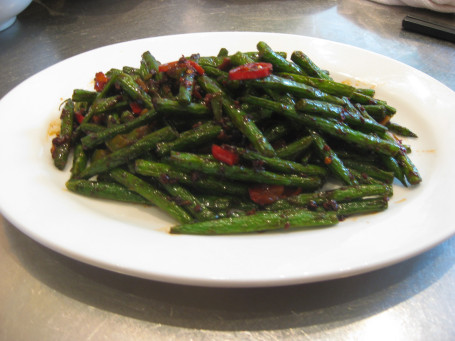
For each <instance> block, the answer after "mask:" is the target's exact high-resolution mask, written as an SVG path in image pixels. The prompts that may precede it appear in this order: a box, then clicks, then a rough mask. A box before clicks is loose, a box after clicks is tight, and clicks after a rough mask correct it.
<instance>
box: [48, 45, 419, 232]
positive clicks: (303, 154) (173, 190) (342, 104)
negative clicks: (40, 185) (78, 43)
mask: <svg viewBox="0 0 455 341" xmlns="http://www.w3.org/2000/svg"><path fill="white" fill-rule="evenodd" d="M257 62H266V63H270V64H271V65H272V66H273V71H272V72H271V74H269V75H267V76H264V77H260V78H256V79H245V80H231V79H230V77H229V71H230V70H231V69H232V68H234V67H237V66H239V65H244V64H248V63H257ZM167 65H169V66H168V67H164V66H167ZM103 75H104V76H105V78H104V80H100V79H98V77H96V82H97V85H96V90H83V89H75V90H74V91H73V94H72V96H71V98H68V99H67V100H65V101H64V106H63V109H62V112H61V130H60V132H59V134H57V136H56V137H55V138H54V139H53V141H52V150H51V154H52V158H53V160H54V164H55V166H56V167H57V168H58V169H60V170H64V169H66V168H67V167H68V168H69V167H70V166H71V169H70V173H71V175H70V179H69V180H68V181H67V183H66V187H67V188H68V189H69V190H70V191H72V192H74V193H77V194H81V195H86V196H89V197H96V198H101V199H109V200H116V201H122V202H129V203H136V204H141V205H151V206H156V207H158V208H160V209H162V210H164V211H166V212H167V213H168V214H169V215H170V216H171V217H172V218H173V219H175V220H176V221H177V223H176V224H175V225H174V226H172V227H171V228H170V233H186V234H236V233H248V232H260V231H267V230H277V229H289V228H310V227H311V228H316V227H326V226H333V225H335V224H337V223H338V222H339V221H341V220H343V219H345V218H346V217H349V216H352V215H357V214H366V213H372V212H379V211H383V210H385V209H386V208H387V205H388V200H389V198H390V197H391V196H392V194H393V192H392V191H393V189H392V185H393V184H394V183H395V184H396V185H400V184H401V185H402V186H406V187H407V186H413V185H417V184H419V183H420V182H421V181H422V178H421V176H420V175H419V172H418V170H417V168H416V167H415V165H414V164H413V163H412V161H411V160H410V158H409V153H410V148H409V146H405V145H403V144H402V143H401V140H400V139H398V138H397V136H399V137H400V138H401V137H412V138H416V137H417V135H416V134H415V133H413V132H412V131H410V130H409V129H408V128H406V127H403V126H400V125H399V124H396V123H394V122H392V120H393V118H394V116H395V114H396V110H395V108H393V107H392V106H390V105H389V104H388V103H386V102H385V101H384V100H380V99H377V98H375V97H374V95H375V91H374V89H369V88H368V89H366V88H358V87H354V86H351V85H347V84H344V83H341V82H337V81H335V80H333V79H332V77H331V76H330V73H329V72H328V71H326V70H323V69H321V68H320V67H318V66H317V65H316V64H315V63H314V62H313V61H312V60H311V59H310V58H309V57H308V56H307V55H305V54H304V53H303V52H301V51H295V52H293V53H292V55H291V56H290V58H288V56H287V54H286V53H284V52H280V51H274V50H272V48H271V47H270V46H269V45H267V44H266V43H265V42H259V43H258V44H257V51H248V52H237V51H236V52H235V53H231V54H230V53H229V52H228V51H227V50H226V49H224V48H223V49H220V51H219V53H218V55H215V56H200V55H198V54H194V55H191V56H186V57H181V59H180V60H178V61H177V62H176V63H174V64H161V63H160V62H159V61H157V60H156V59H155V57H154V56H153V55H152V54H151V53H150V52H149V51H147V52H145V53H143V54H142V56H141V60H140V64H139V66H138V67H131V66H124V67H123V68H122V69H111V70H109V71H107V72H106V73H105V74H103ZM97 76H98V75H97ZM212 145H218V146H221V147H222V148H223V150H226V151H228V152H229V153H230V154H232V155H234V156H236V157H237V158H238V160H237V161H236V162H235V163H234V164H230V163H226V162H223V161H219V159H218V158H217V157H215V156H214V154H212V152H211V150H212V149H211V148H212ZM70 155H71V156H72V157H70ZM69 163H72V164H71V165H70V166H67V165H68V164H69ZM258 198H259V199H258Z"/></svg>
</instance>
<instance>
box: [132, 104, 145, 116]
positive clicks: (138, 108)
mask: <svg viewBox="0 0 455 341" xmlns="http://www.w3.org/2000/svg"><path fill="white" fill-rule="evenodd" d="M130 108H131V110H132V111H133V113H134V114H140V113H141V112H142V107H141V106H140V105H139V104H138V103H137V102H130Z"/></svg>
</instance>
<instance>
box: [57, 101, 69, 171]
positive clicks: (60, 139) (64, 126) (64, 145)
mask: <svg viewBox="0 0 455 341" xmlns="http://www.w3.org/2000/svg"><path fill="white" fill-rule="evenodd" d="M73 117H74V102H73V101H72V100H70V99H68V100H66V102H65V106H64V107H63V110H62V115H61V120H60V121H61V125H60V133H59V135H58V136H57V137H56V138H54V139H53V140H52V159H53V160H54V165H55V167H57V168H58V169H60V170H62V169H63V168H65V166H66V163H67V161H68V156H69V153H70V151H71V134H72V132H73V119H74V118H73Z"/></svg>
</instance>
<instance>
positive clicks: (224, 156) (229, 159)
mask: <svg viewBox="0 0 455 341" xmlns="http://www.w3.org/2000/svg"><path fill="white" fill-rule="evenodd" d="M212 155H213V157H214V158H215V159H217V160H218V161H221V162H223V163H225V164H227V165H229V166H232V165H235V164H237V163H238V162H239V155H238V154H237V153H235V152H233V151H231V150H227V149H225V148H223V147H220V146H218V145H216V144H213V145H212Z"/></svg>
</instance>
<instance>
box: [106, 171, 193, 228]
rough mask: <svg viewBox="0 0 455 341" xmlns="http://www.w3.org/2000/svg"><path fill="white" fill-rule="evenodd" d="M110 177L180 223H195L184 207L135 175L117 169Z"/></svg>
mask: <svg viewBox="0 0 455 341" xmlns="http://www.w3.org/2000/svg"><path fill="white" fill-rule="evenodd" d="M110 175H111V176H112V177H113V178H114V179H115V180H116V181H118V182H119V183H120V184H122V185H124V186H125V187H126V188H128V189H129V190H130V191H133V192H135V193H138V194H139V195H141V196H142V197H144V198H145V199H147V200H148V201H149V202H150V203H152V204H154V205H156V206H157V207H159V208H161V209H162V210H163V211H165V212H167V213H168V214H169V215H170V216H171V217H172V218H174V219H176V220H177V221H178V222H179V223H189V222H191V221H193V218H192V217H191V216H190V215H189V214H188V213H187V212H186V211H185V210H184V209H183V208H182V207H180V206H179V205H178V204H177V203H175V202H174V201H173V200H172V199H170V198H168V196H167V195H165V194H164V193H163V192H162V191H161V190H159V189H158V188H156V187H155V186H153V185H152V184H150V183H148V182H146V181H144V180H142V179H140V178H138V177H137V176H135V175H134V174H131V173H129V172H127V171H125V170H123V169H120V168H116V169H113V170H112V171H111V172H110Z"/></svg>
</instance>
